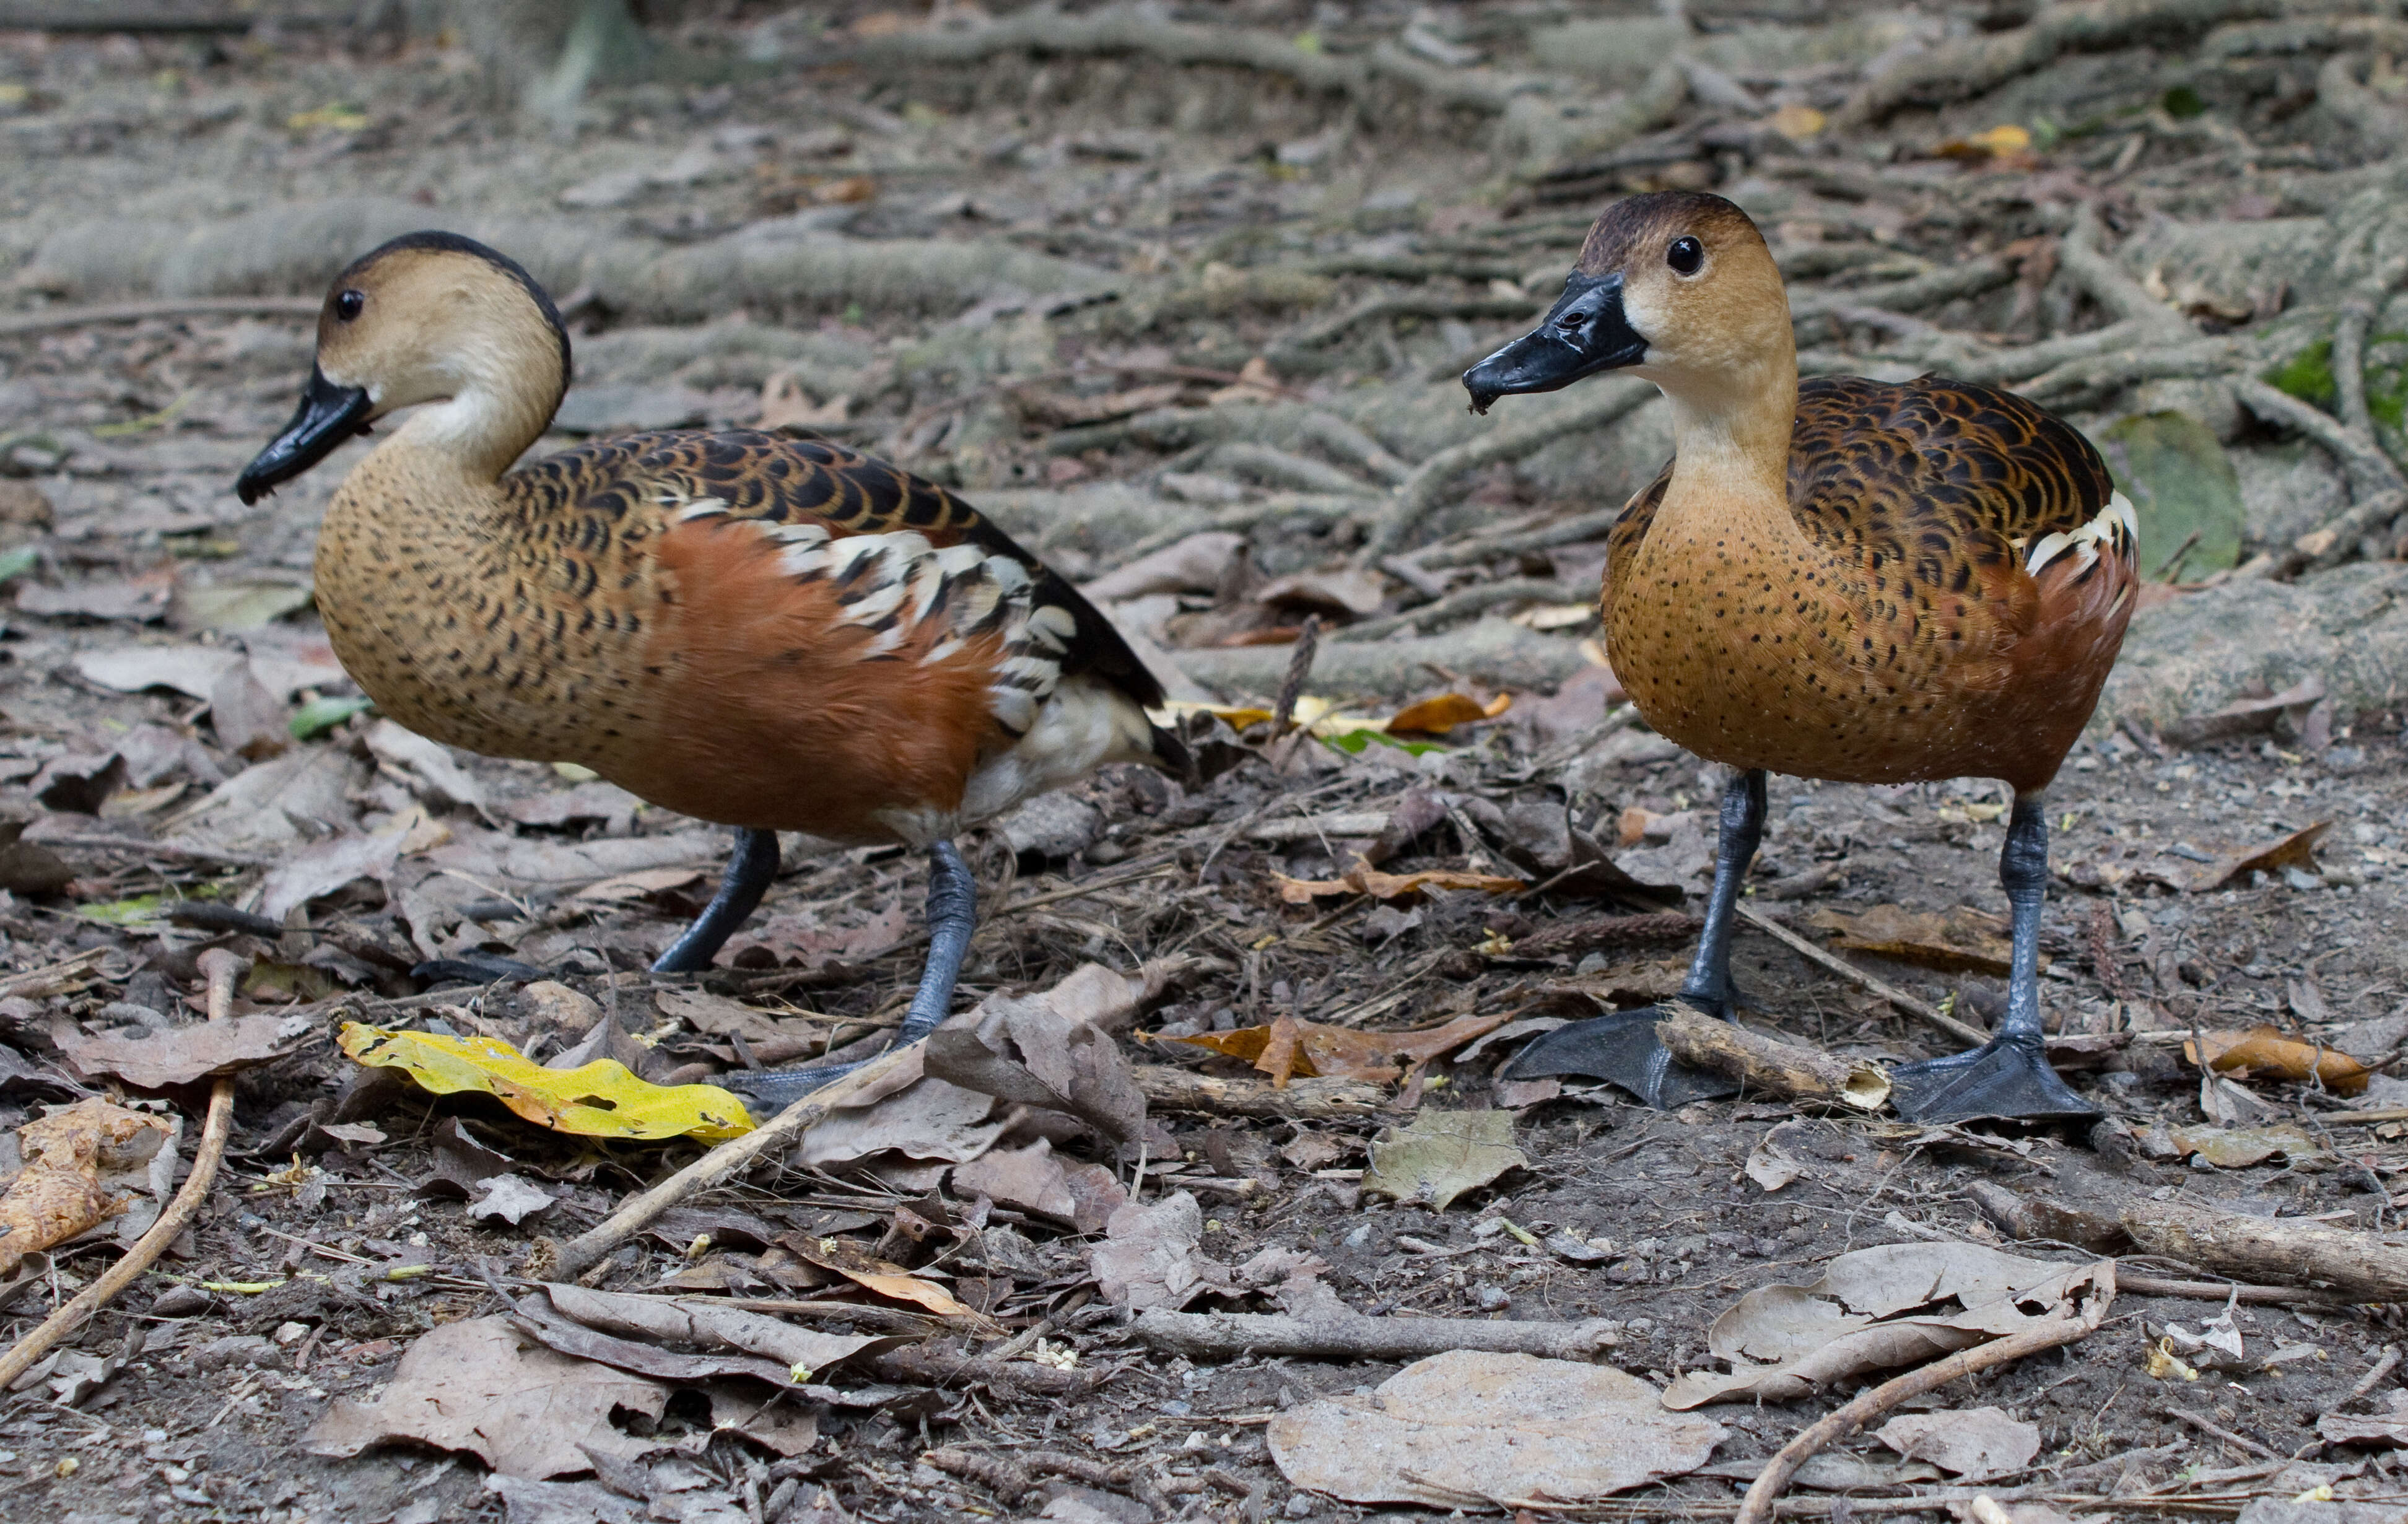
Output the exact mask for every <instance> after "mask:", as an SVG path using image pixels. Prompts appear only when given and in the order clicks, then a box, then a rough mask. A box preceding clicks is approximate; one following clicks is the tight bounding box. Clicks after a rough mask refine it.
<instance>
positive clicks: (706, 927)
mask: <svg viewBox="0 0 2408 1524" xmlns="http://www.w3.org/2000/svg"><path fill="white" fill-rule="evenodd" d="M777 876H778V833H776V832H774V831H755V830H753V829H752V828H751V827H749V826H747V827H744V828H741V829H739V830H738V832H737V833H736V855H735V856H734V857H731V858H729V859H728V860H727V872H726V873H725V874H724V876H721V878H720V880H719V892H718V893H716V894H714V895H712V896H711V897H710V904H708V905H706V906H704V907H703V912H702V914H701V915H699V916H696V917H695V919H694V924H693V925H691V926H689V927H687V928H686V929H685V933H684V934H683V935H681V936H680V937H679V938H678V939H677V940H676V941H675V942H672V943H670V944H669V949H668V951H667V952H665V953H663V954H661V955H660V957H659V958H657V959H655V960H653V961H652V972H653V973H655V974H691V973H693V972H694V971H695V970H696V969H703V968H709V967H710V961H711V960H712V959H713V958H716V957H718V956H719V949H720V948H722V947H725V946H726V945H727V939H728V938H729V937H731V936H734V935H735V934H736V933H737V931H738V928H740V927H741V926H742V925H743V924H744V922H745V921H746V919H749V918H750V917H751V916H752V914H753V911H754V910H756V909H758V908H760V904H761V896H762V895H764V894H767V892H768V891H769V880H770V879H772V878H775V877H777Z"/></svg>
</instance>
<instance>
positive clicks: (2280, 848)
mask: <svg viewBox="0 0 2408 1524" xmlns="http://www.w3.org/2000/svg"><path fill="white" fill-rule="evenodd" d="M2331 829H2332V822H2331V821H2330V820H2318V821H2316V822H2315V824H2314V825H2309V826H2303V827H2301V828H2300V830H2297V831H2294V832H2292V833H2290V834H2289V835H2287V836H2285V837H2284V838H2283V839H2282V840H2280V841H2278V842H2274V843H2272V844H2270V845H2268V846H2264V847H2243V848H2242V849H2241V850H2239V851H2236V852H2229V853H2226V854H2225V855H2223V856H2221V857H2219V858H2217V859H2216V860H2215V861H2214V862H2211V863H2208V864H2207V865H2206V866H2204V867H2202V868H2200V870H2199V872H2197V873H2195V874H2193V875H2191V877H2190V882H2189V883H2188V884H2187V885H2186V886H2185V887H2186V888H2187V889H2188V890H2190V891H2191V892H2192V893H2193V894H2204V893H2206V892H2207V891H2208V890H2213V889H2222V888H2223V887H2224V886H2225V885H2227V884H2229V883H2230V882H2232V881H2233V880H2234V879H2236V878H2245V877H2247V876H2249V875H2250V874H2252V873H2279V872H2281V871H2282V870H2283V869H2285V868H2297V869H2299V870H2300V871H2301V872H2302V873H2314V872H2315V871H2316V859H2315V847H2316V843H2318V842H2320V841H2322V840H2323V839H2324V835H2325V833H2326V832H2328V831H2330V830H2331Z"/></svg>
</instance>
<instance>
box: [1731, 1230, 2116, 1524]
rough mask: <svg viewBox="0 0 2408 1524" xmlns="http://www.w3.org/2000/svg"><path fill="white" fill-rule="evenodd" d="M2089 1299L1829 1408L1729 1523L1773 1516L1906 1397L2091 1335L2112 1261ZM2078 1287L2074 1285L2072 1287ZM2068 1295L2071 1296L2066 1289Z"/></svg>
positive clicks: (1757, 1522) (2107, 1300)
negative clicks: (1822, 1458)
mask: <svg viewBox="0 0 2408 1524" xmlns="http://www.w3.org/2000/svg"><path fill="white" fill-rule="evenodd" d="M2089 1278H2090V1296H2089V1300H2088V1302H2087V1303H2086V1304H2085V1305H2084V1306H2083V1307H2082V1309H2081V1310H2080V1311H2079V1312H2075V1311H2074V1310H2073V1309H2072V1308H2071V1306H2069V1307H2067V1308H2066V1309H2065V1316H2061V1317H2052V1318H2050V1319H2049V1320H2048V1321H2046V1322H2044V1323H2042V1324H2040V1325H2039V1326H2038V1327H2035V1328H2029V1329H2026V1330H2025V1331H2024V1332H2021V1333H2010V1334H2008V1335H2007V1336H2006V1337H2005V1338H2002V1339H1993V1340H1991V1341H1990V1342H1989V1343H1987V1344H1979V1345H1975V1346H1973V1347H1972V1348H1971V1349H1960V1350H1958V1351H1957V1353H1955V1354H1953V1355H1951V1356H1949V1357H1948V1358H1947V1359H1945V1360H1934V1361H1932V1362H1931V1363H1930V1364H1928V1365H1926V1366H1924V1367H1923V1368H1922V1369H1921V1370H1917V1371H1909V1372H1908V1373H1907V1374H1904V1375H1901V1376H1896V1377H1893V1378H1892V1379H1890V1380H1888V1381H1885V1382H1883V1383H1882V1384H1881V1385H1880V1386H1878V1387H1875V1388H1873V1389H1871V1390H1870V1391H1865V1392H1860V1393H1858V1394H1857V1395H1856V1398H1855V1399H1853V1400H1852V1401H1850V1402H1848V1403H1844V1404H1842V1406H1840V1407H1838V1408H1835V1409H1833V1410H1832V1411H1831V1412H1829V1413H1828V1414H1826V1415H1824V1416H1823V1417H1821V1418H1819V1419H1817V1420H1815V1421H1814V1422H1813V1423H1812V1424H1809V1425H1808V1426H1807V1427H1806V1429H1805V1430H1804V1431H1803V1432H1801V1433H1799V1436H1798V1437H1797V1438H1796V1439H1793V1440H1791V1441H1790V1442H1789V1443H1788V1444H1786V1445H1785V1446H1782V1447H1781V1451H1780V1453H1779V1454H1777V1455H1775V1456H1774V1457H1773V1458H1772V1459H1771V1460H1770V1461H1768V1462H1766V1464H1765V1468H1764V1470H1763V1471H1762V1472H1761V1473H1759V1474H1757V1476H1756V1481H1755V1484H1754V1485H1752V1486H1751V1487H1749V1488H1748V1489H1747V1496H1746V1497H1745V1498H1743V1499H1742V1500H1741V1502H1740V1507H1739V1513H1738V1514H1737V1516H1735V1520H1734V1524H1764V1521H1765V1520H1767V1519H1770V1517H1772V1515H1773V1504H1774V1503H1775V1501H1776V1500H1778V1499H1779V1498H1780V1496H1781V1493H1782V1490H1783V1489H1784V1488H1786V1487H1788V1485H1789V1479H1790V1478H1791V1477H1792V1476H1795V1475H1797V1474H1798V1468H1799V1467H1800V1466H1802V1465H1804V1464H1805V1463H1806V1462H1807V1461H1808V1460H1811V1459H1813V1457H1814V1456H1815V1455H1817V1454H1819V1453H1820V1452H1821V1451H1822V1450H1823V1448H1824V1447H1825V1446H1828V1445H1830V1444H1832V1443H1833V1442H1834V1441H1837V1440H1842V1439H1845V1438H1847V1437H1848V1436H1849V1435H1851V1434H1854V1433H1856V1431H1858V1430H1861V1429H1862V1428H1864V1426H1865V1425H1866V1424H1868V1423H1871V1421H1872V1420H1873V1419H1875V1418H1877V1417H1881V1416H1882V1415H1883V1414H1885V1413H1886V1412H1888V1411H1889V1410H1890V1409H1892V1408H1894V1407H1896V1406H1898V1405H1899V1403H1904V1402H1906V1401H1907V1400H1908V1399H1910V1398H1914V1397H1920V1396H1922V1395H1923V1394H1924V1393H1925V1392H1928V1391H1937V1390H1939V1389H1941V1388H1942V1387H1944V1386H1946V1385H1948V1383H1950V1382H1951V1381H1956V1380H1959V1379H1962V1378H1963V1377H1965V1376H1969V1375H1972V1374H1975V1373H1977V1372H1980V1371H1987V1370H1992V1369H1995V1368H1997V1367H1999V1366H2001V1365H2011V1364H2013V1363H2014V1362H2015V1361H2016V1360H2022V1359H2023V1358H2024V1357H2026V1356H2027V1355H2037V1354H2039V1353H2040V1352H2041V1351H2042V1350H2044V1349H2055V1348H2057V1347H2058V1346H2063V1345H2069V1344H2072V1343H2074V1342H2075V1341H2076V1340H2079V1339H2082V1338H2084V1337H2086V1336H2087V1335H2089V1334H2091V1333H2093V1332H2097V1331H2098V1328H2099V1325H2100V1323H2101V1322H2103V1321H2105V1320H2106V1317H2107V1309H2108V1308H2109V1307H2110V1306H2112V1305H2113V1304H2114V1301H2115V1261H2113V1260H2101V1261H2099V1262H2098V1263H2097V1264H2095V1265H2093V1266H2091V1268H2090V1272H2089ZM2072 1284H2073V1285H2074V1286H2078V1285H2079V1284H2080V1283H2079V1281H2076V1282H2074V1283H2072ZM2068 1294H2069V1296H2071V1294H2072V1288H2071V1286H2070V1287H2069V1289H2068Z"/></svg>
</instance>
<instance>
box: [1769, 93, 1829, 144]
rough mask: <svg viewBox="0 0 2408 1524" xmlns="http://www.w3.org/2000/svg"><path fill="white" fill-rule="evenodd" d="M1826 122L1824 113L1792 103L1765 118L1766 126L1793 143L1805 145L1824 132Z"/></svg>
mask: <svg viewBox="0 0 2408 1524" xmlns="http://www.w3.org/2000/svg"><path fill="white" fill-rule="evenodd" d="M1826 120H1827V119H1826V118H1825V117H1824V115H1823V113H1822V112H1820V111H1817V110H1815V109H1814V108H1813V107H1811V106H1800V105H1799V104H1798V103H1797V102H1796V101H1792V102H1790V103H1789V104H1788V105H1786V106H1785V107H1782V108H1781V109H1779V110H1778V111H1775V112H1773V113H1772V115H1770V116H1769V117H1767V118H1765V125H1767V126H1769V127H1770V128H1771V129H1772V130H1773V131H1774V132H1776V133H1779V134H1780V135H1782V136H1784V137H1785V138H1787V139H1789V141H1791V142H1792V143H1803V142H1805V141H1806V140H1807V139H1808V138H1810V137H1813V136H1814V135H1816V134H1818V133H1820V132H1821V131H1822V130H1823V125H1824V122H1825V121H1826Z"/></svg>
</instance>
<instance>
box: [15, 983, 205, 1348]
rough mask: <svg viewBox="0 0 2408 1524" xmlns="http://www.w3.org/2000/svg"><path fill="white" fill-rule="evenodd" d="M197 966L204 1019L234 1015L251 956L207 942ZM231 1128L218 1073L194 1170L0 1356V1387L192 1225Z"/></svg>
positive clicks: (110, 1299) (104, 1303)
mask: <svg viewBox="0 0 2408 1524" xmlns="http://www.w3.org/2000/svg"><path fill="white" fill-rule="evenodd" d="M200 966H201V973H202V975H203V976H204V977H205V978H207V979H208V1018H209V1020H210V1022H211V1023H212V1024H217V1023H222V1022H223V1021H225V1020H226V1019H228V1018H229V1017H230V1016H231V1015H232V1014H233V1010H234V991H235V986H236V984H237V983H239V982H240V981H241V979H242V976H243V975H245V974H246V973H249V972H250V970H251V960H250V959H248V958H241V957H237V956H236V955H235V954H233V953H231V952H228V951H226V950H225V949H224V948H222V947H211V948H208V950H207V951H205V952H203V953H202V954H201V955H200ZM233 1130H234V1076H233V1075H220V1076H219V1077H218V1079H217V1082H216V1083H215V1084H213V1085H211V1086H210V1087H209V1109H208V1119H207V1120H206V1121H204V1122H203V1123H202V1124H201V1140H200V1142H199V1143H198V1144H196V1145H194V1146H193V1169H192V1173H191V1174H189V1175H185V1176H184V1184H183V1188H182V1189H179V1190H178V1191H177V1192H176V1195H175V1199H174V1200H172V1201H170V1202H169V1203H168V1204H167V1209H166V1210H165V1211H164V1212H162V1213H160V1214H159V1220H158V1221H156V1222H154V1223H152V1224H151V1225H150V1232H146V1233H144V1234H143V1235H142V1237H141V1238H140V1240H138V1241H137V1242H136V1244H135V1246H133V1247H132V1248H131V1249H129V1250H127V1251H126V1253H125V1256H124V1258H122V1259H121V1260H119V1261H117V1262H116V1263H115V1264H113V1265H110V1266H109V1267H108V1269H107V1270H105V1271H103V1272H101V1274H100V1276H99V1278H98V1279H96V1280H94V1281H93V1283H92V1284H91V1285H90V1286H87V1287H85V1288H84V1289H83V1290H82V1291H80V1292H79V1293H78V1294H77V1296H76V1298H75V1300H74V1301H72V1302H70V1303H67V1304H66V1305H65V1306H64V1307H61V1308H60V1309H59V1310H58V1311H56V1312H54V1313H52V1314H50V1317H46V1318H44V1319H42V1322H41V1324H40V1326H39V1327H37V1328H36V1329H35V1330H34V1332H31V1333H28V1334H26V1335H25V1336H24V1337H23V1338H22V1339H20V1340H18V1341H17V1343H16V1345H15V1346H14V1347H12V1348H11V1349H10V1350H9V1351H8V1352H7V1354H6V1355H0V1391H5V1390H7V1389H8V1388H9V1386H10V1385H11V1384H13V1383H14V1382H15V1381H16V1379H17V1378H18V1377H19V1376H21V1375H23V1374H25V1373H26V1372H27V1371H29V1370H31V1369H33V1367H34V1363H35V1361H36V1360H40V1359H41V1358H42V1357H43V1356H44V1355H47V1354H49V1353H50V1350H51V1348H52V1347H53V1346H56V1345H57V1344H58V1342H59V1341H60V1340H62V1339H64V1338H65V1337H66V1336H67V1335H68V1334H70V1333H73V1332H75V1331H76V1330H77V1329H79V1328H81V1327H82V1326H83V1324H84V1321H85V1319H87V1318H89V1317H92V1316H93V1314H95V1313H97V1312H99V1311H100V1309H101V1308H103V1307H106V1306H108V1304H109V1303H111V1302H113V1301H115V1300H116V1298H117V1293H118V1292H120V1291H122V1290H124V1289H126V1288H127V1287H129V1286H131V1285H133V1284H134V1283H135V1282H136V1281H137V1280H140V1279H141V1278H142V1275H143V1273H144V1272H145V1271H147V1270H149V1269H150V1267H151V1266H152V1265H153V1264H156V1263H157V1262H158V1261H159V1257H160V1256H161V1255H163V1254H165V1253H166V1252H167V1246H169V1245H171V1244H173V1243H174V1242H175V1241H176V1240H177V1238H178V1237H179V1236H180V1235H181V1234H182V1232H183V1231H184V1230H185V1229H186V1228H188V1227H190V1226H192V1222H193V1218H196V1217H198V1216H200V1212H201V1206H202V1204H204V1203H206V1202H207V1201H208V1199H209V1188H210V1187H211V1186H213V1185H215V1184H216V1183H217V1177H218V1165H219V1163H220V1162H221V1161H223V1160H224V1158H225V1148H226V1137H227V1134H228V1133H230V1132H232V1131H233Z"/></svg>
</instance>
